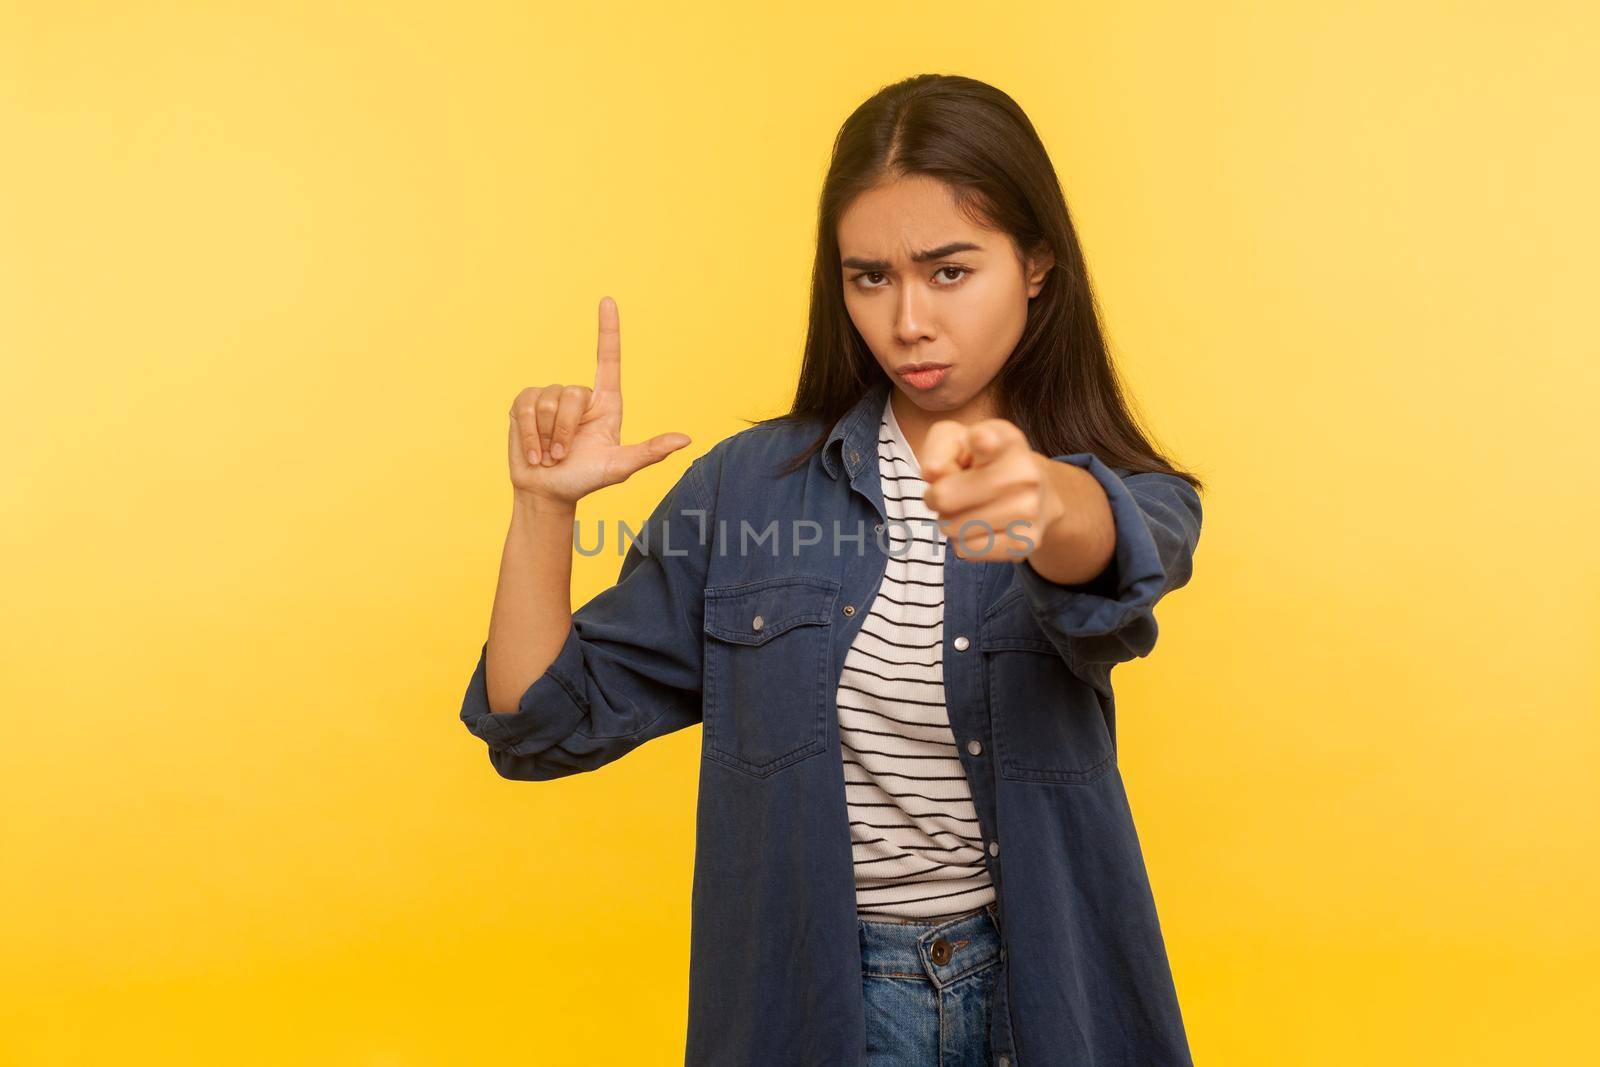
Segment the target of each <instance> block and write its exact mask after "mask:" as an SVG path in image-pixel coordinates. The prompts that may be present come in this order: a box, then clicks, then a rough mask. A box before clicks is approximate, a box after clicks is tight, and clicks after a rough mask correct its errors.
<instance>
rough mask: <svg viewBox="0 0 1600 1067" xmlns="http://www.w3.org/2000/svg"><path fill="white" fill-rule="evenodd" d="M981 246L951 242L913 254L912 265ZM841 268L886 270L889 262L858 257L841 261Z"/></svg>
mask: <svg viewBox="0 0 1600 1067" xmlns="http://www.w3.org/2000/svg"><path fill="white" fill-rule="evenodd" d="M982 251H983V246H982V245H975V244H973V243H972V242H971V241H951V242H950V243H949V244H947V245H940V246H939V247H938V248H930V249H928V250H927V251H926V252H913V253H912V254H911V260H912V262H913V263H926V262H928V261H929V260H930V259H943V258H944V257H945V256H952V255H955V254H956V253H957V252H982ZM841 264H842V265H843V266H846V267H849V268H851V269H852V270H888V269H889V261H888V260H886V259H862V258H861V257H860V256H851V257H850V258H849V259H845V260H842V261H841Z"/></svg>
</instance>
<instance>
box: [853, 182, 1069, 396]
mask: <svg viewBox="0 0 1600 1067" xmlns="http://www.w3.org/2000/svg"><path fill="white" fill-rule="evenodd" d="M839 255H840V263H841V265H842V267H843V268H844V302H845V307H846V308H847V309H848V310H849V312H850V319H851V321H852V322H854V323H855V327H856V329H857V330H859V331H860V333H861V336H862V337H863V338H865V339H866V342H867V345H868V347H869V348H871V349H872V354H873V355H874V356H875V357H877V360H878V364H879V365H880V366H881V367H883V369H884V373H886V374H887V375H888V376H889V380H890V381H892V382H893V383H894V385H895V388H896V389H897V390H898V391H899V392H901V393H903V394H904V395H905V396H906V397H907V398H908V399H910V400H911V401H912V402H913V403H914V404H915V405H916V406H917V408H919V409H921V411H923V412H926V413H928V415H929V416H930V421H931V419H939V418H954V419H958V420H959V421H962V422H972V421H976V420H977V419H980V418H988V417H990V416H991V415H993V414H994V407H993V404H992V402H991V400H990V393H989V386H990V385H991V383H992V382H993V381H994V377H995V375H996V374H997V373H999V370H1000V368H1001V367H1002V366H1003V365H1004V364H1005V361H1006V359H1007V358H1008V357H1009V356H1010V355H1011V352H1012V350H1013V349H1014V348H1015V347H1016V344H1017V341H1018V339H1020V338H1021V337H1022V329H1023V326H1024V325H1025V324H1026V322H1027V317H1028V300H1029V299H1030V298H1031V297H1033V296H1035V295H1037V294H1038V292H1039V290H1040V289H1041V288H1042V287H1043V285H1044V279H1045V276H1046V275H1047V274H1048V273H1049V270H1050V265H1051V264H1050V262H1049V260H1048V259H1045V260H1043V261H1042V262H1030V263H1028V264H1027V265H1026V266H1024V264H1023V263H1021V262H1020V261H1019V260H1018V258H1017V252H1016V246H1015V244H1014V243H1013V242H1012V240H1011V238H1010V236H1009V235H1008V234H1006V233H1004V232H1001V231H999V230H991V229H985V228H980V227H976V226H974V225H973V223H971V222H969V221H967V219H965V218H964V217H963V216H962V215H961V214H960V213H959V212H958V211H957V210H956V205H955V200H954V198H953V196H952V195H951V192H950V189H949V187H948V186H947V185H945V183H943V182H941V181H939V180H938V179H935V178H929V177H926V176H924V175H915V176H911V177H904V178H897V179H894V180H892V181H889V182H886V183H884V184H881V185H878V186H876V187H874V188H872V189H870V190H868V191H867V192H865V193H862V194H861V195H860V196H858V197H857V198H856V199H855V201H854V202H853V203H852V204H851V205H850V206H849V208H847V209H846V211H845V212H844V214H843V216H841V217H840V219H839ZM923 363H927V364H935V365H937V366H936V368H935V369H930V370H925V371H922V372H915V371H909V368H911V367H912V366H914V365H916V364H923ZM938 367H942V368H943V369H937V368H938ZM895 408H896V413H897V415H898V413H899V411H900V410H901V405H900V404H899V403H898V402H897V403H896V404H895Z"/></svg>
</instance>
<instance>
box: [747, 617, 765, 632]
mask: <svg viewBox="0 0 1600 1067" xmlns="http://www.w3.org/2000/svg"><path fill="white" fill-rule="evenodd" d="M766 622H767V621H766V620H765V619H763V618H762V617H761V616H760V615H757V616H756V617H755V618H753V619H751V620H750V629H752V630H759V629H761V627H763V626H765V625H766Z"/></svg>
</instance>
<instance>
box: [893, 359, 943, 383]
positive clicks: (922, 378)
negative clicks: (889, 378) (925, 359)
mask: <svg viewBox="0 0 1600 1067" xmlns="http://www.w3.org/2000/svg"><path fill="white" fill-rule="evenodd" d="M949 371H950V364H948V363H907V364H906V365H905V366H903V367H897V368H895V373H896V374H898V375H899V376H900V378H901V380H902V381H904V382H905V383H906V384H907V385H910V386H911V387H912V388H913V389H932V388H933V387H934V386H936V385H938V384H939V383H940V382H942V381H944V377H945V375H946V374H948V373H949Z"/></svg>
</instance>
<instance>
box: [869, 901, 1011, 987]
mask: <svg viewBox="0 0 1600 1067" xmlns="http://www.w3.org/2000/svg"><path fill="white" fill-rule="evenodd" d="M995 915H996V912H995V906H994V904H992V903H990V904H985V905H984V906H983V907H981V908H979V909H977V910H976V911H972V912H969V913H967V914H966V915H958V916H956V917H955V918H953V919H942V920H939V921H937V922H909V923H902V922H873V921H870V920H866V919H858V920H857V925H858V926H859V927H860V935H861V971H862V973H863V974H873V975H880V976H885V977H901V978H906V977H911V978H924V977H925V978H927V979H929V980H930V981H932V982H933V984H934V985H935V986H944V985H947V984H949V983H951V982H954V981H956V980H957V979H959V978H962V977H964V976H966V975H968V974H971V973H972V972H973V971H976V970H978V969H980V968H982V967H985V966H987V965H988V964H990V963H993V962H994V961H995V960H997V959H999V958H1000V954H1001V951H1002V949H1001V941H1000V923H999V921H998V920H997V919H996V918H995Z"/></svg>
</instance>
